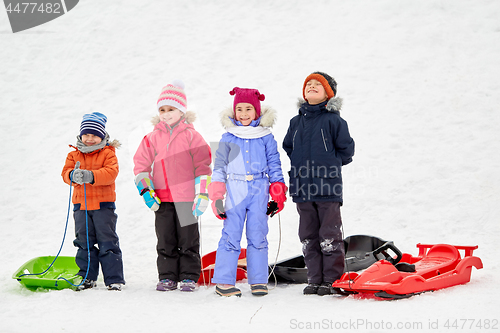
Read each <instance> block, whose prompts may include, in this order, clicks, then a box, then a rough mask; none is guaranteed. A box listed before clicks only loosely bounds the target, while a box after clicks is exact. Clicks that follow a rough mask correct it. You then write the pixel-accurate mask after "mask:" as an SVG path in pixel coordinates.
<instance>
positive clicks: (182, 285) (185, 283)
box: [179, 279, 196, 291]
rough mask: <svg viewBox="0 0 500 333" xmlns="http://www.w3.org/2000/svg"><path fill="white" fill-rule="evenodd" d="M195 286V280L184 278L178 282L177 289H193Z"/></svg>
mask: <svg viewBox="0 0 500 333" xmlns="http://www.w3.org/2000/svg"><path fill="white" fill-rule="evenodd" d="M195 288H196V282H194V281H193V280H190V279H184V280H182V281H181V282H179V290H180V291H194V289H195Z"/></svg>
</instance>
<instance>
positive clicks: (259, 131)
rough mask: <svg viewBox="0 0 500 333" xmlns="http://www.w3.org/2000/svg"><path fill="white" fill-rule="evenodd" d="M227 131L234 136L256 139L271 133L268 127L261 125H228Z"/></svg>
mask: <svg viewBox="0 0 500 333" xmlns="http://www.w3.org/2000/svg"><path fill="white" fill-rule="evenodd" d="M227 131H228V132H229V133H231V134H233V135H234V136H237V137H238V138H242V139H257V138H262V137H263V136H266V135H268V134H271V130H270V129H269V127H262V126H256V127H252V126H233V127H229V128H228V129H227Z"/></svg>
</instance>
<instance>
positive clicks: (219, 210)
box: [212, 199, 227, 220]
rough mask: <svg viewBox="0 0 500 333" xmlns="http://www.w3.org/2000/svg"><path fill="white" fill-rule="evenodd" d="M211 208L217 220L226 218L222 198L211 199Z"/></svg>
mask: <svg viewBox="0 0 500 333" xmlns="http://www.w3.org/2000/svg"><path fill="white" fill-rule="evenodd" d="M212 210H213V212H214V214H215V217H217V218H218V219H219V220H225V219H227V215H226V210H225V209H224V203H223V202H222V199H218V200H215V201H212Z"/></svg>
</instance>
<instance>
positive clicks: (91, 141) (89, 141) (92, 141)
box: [82, 134, 102, 146]
mask: <svg viewBox="0 0 500 333" xmlns="http://www.w3.org/2000/svg"><path fill="white" fill-rule="evenodd" d="M101 141H102V139H101V138H100V137H98V136H97V135H94V134H83V135H82V142H83V144H84V145H86V146H94V145H98V144H100V143H101Z"/></svg>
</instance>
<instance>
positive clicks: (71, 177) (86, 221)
mask: <svg viewBox="0 0 500 333" xmlns="http://www.w3.org/2000/svg"><path fill="white" fill-rule="evenodd" d="M72 190H73V174H71V176H70V184H69V199H68V212H67V214H66V225H65V227H64V234H63V239H62V242H61V246H60V247H59V251H58V252H57V254H56V256H55V258H54V260H52V262H51V263H50V265H49V267H47V269H46V270H44V271H43V272H41V273H26V274H21V275H19V277H23V276H27V275H42V274H45V273H46V272H47V271H48V270H49V269H50V268H51V267H52V266H53V265H54V262H55V261H56V260H57V258H58V257H59V254H61V250H62V248H63V245H64V240H65V239H66V231H67V230H68V220H69V211H70V208H71V194H72ZM83 193H84V197H85V227H86V228H87V251H88V265H87V272H86V273H85V278H84V279H82V282H80V284H78V285H74V284H73V283H71V282H70V281H68V280H66V279H65V278H63V277H60V278H58V280H59V279H63V280H65V281H66V282H68V283H69V284H71V285H72V286H75V287H78V286H80V285H81V284H82V283H83V282H84V281H85V279H86V278H87V274H88V273H89V267H90V248H89V232H88V231H89V230H88V215H87V192H86V188H85V183H84V184H83ZM56 287H57V281H56Z"/></svg>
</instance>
